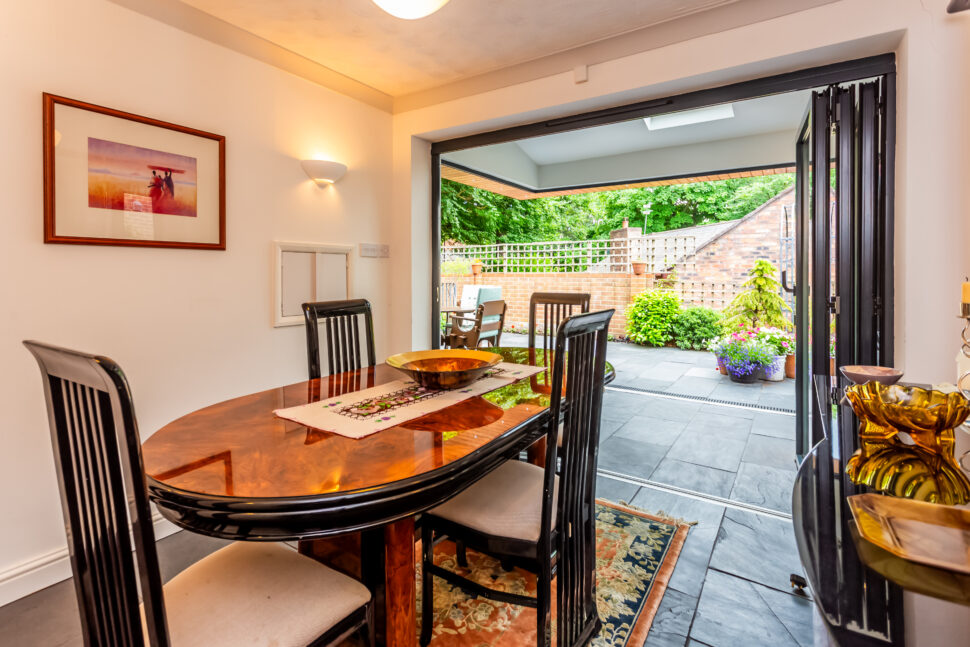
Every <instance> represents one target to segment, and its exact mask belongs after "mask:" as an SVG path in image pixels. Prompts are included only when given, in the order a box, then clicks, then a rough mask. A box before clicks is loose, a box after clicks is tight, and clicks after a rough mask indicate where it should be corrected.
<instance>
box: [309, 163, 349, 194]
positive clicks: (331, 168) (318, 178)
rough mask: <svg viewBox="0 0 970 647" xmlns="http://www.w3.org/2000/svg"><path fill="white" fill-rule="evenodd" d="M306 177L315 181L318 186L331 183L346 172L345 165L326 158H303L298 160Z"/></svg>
mask: <svg viewBox="0 0 970 647" xmlns="http://www.w3.org/2000/svg"><path fill="white" fill-rule="evenodd" d="M300 165H301V166H302V167H303V170H304V171H305V172H306V174H307V177H309V178H310V179H311V180H313V181H314V182H316V183H317V186H319V187H325V186H327V185H328V184H333V183H334V182H336V181H337V180H339V179H340V178H342V177H343V176H344V173H346V172H347V165H346V164H341V163H340V162H329V161H326V160H303V161H301V162H300Z"/></svg>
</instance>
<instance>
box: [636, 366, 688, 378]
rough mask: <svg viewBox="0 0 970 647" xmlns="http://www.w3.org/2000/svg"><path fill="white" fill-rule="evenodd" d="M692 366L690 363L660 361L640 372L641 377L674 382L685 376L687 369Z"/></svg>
mask: <svg viewBox="0 0 970 647" xmlns="http://www.w3.org/2000/svg"><path fill="white" fill-rule="evenodd" d="M688 368H690V365H689V364H681V363H679V362H660V363H659V364H654V365H653V366H651V367H649V368H647V369H646V370H644V371H642V372H641V373H640V377H643V378H647V379H653V380H669V381H671V382H673V381H674V380H678V379H680V378H681V377H683V376H684V373H686V372H687V369H688Z"/></svg>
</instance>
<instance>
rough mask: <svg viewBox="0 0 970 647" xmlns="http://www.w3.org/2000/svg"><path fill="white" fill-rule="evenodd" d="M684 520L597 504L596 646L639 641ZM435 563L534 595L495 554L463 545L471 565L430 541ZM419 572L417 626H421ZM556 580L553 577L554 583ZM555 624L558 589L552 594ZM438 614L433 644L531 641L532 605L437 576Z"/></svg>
mask: <svg viewBox="0 0 970 647" xmlns="http://www.w3.org/2000/svg"><path fill="white" fill-rule="evenodd" d="M687 530H688V525H687V524H686V523H678V522H674V521H669V520H665V519H661V518H659V517H655V516H652V515H648V514H646V513H643V512H640V511H637V510H633V509H631V508H627V507H624V506H620V505H616V504H613V503H608V502H605V501H599V502H597V505H596V593H597V606H598V609H599V615H600V619H601V620H602V621H603V630H602V631H601V632H600V634H599V636H597V637H596V638H595V639H594V640H593V642H592V643H591V644H592V645H594V646H595V647H614V646H615V647H642V645H643V644H644V642H645V641H646V639H647V632H649V631H650V625H651V623H652V622H653V617H654V615H655V614H656V612H657V607H658V606H659V605H660V599H661V598H662V597H663V594H664V590H666V588H667V583H668V582H669V581H670V576H671V574H672V573H673V570H674V564H675V563H676V562H677V556H678V555H679V554H680V549H681V547H682V546H683V544H684V539H685V538H686V536H687ZM435 563H436V564H438V565H440V566H442V567H444V568H447V569H449V570H453V571H456V572H458V573H460V574H461V575H463V576H465V577H468V576H469V574H470V575H471V579H473V580H475V581H477V582H479V583H481V584H484V585H486V586H488V587H490V588H494V589H500V590H505V591H509V592H512V593H522V594H526V595H530V596H531V595H535V589H536V580H535V576H533V575H532V574H530V573H527V572H525V571H523V570H520V569H514V570H512V571H510V572H505V571H504V570H502V568H501V566H500V565H499V563H498V561H497V560H495V559H493V558H491V557H488V556H486V555H482V554H480V553H476V552H475V551H472V550H468V568H467V569H463V568H460V567H459V566H458V564H457V562H456V560H455V547H454V544H452V543H450V542H442V543H440V544H439V545H438V546H436V547H435ZM420 584H421V578H420V574H419V577H418V612H419V618H418V627H420V626H421V624H420V623H421V619H420V610H421V602H420V600H421V589H420ZM553 586H555V583H554V584H553ZM552 599H553V605H552V612H553V628H555V615H556V604H555V599H556V597H555V593H553V598H552ZM434 601H435V619H434V631H433V634H432V641H431V645H432V647H486V646H488V647H520V646H524V645H535V641H536V630H535V623H536V620H535V617H536V615H535V614H536V612H535V610H534V609H530V608H527V607H520V606H516V605H510V604H505V603H502V602H493V601H491V600H486V599H484V598H469V597H468V596H467V595H465V594H464V593H462V591H461V590H460V589H457V588H455V587H453V586H451V585H450V584H448V583H447V582H445V581H444V580H442V579H441V578H438V577H436V578H434ZM553 631H554V632H555V629H553Z"/></svg>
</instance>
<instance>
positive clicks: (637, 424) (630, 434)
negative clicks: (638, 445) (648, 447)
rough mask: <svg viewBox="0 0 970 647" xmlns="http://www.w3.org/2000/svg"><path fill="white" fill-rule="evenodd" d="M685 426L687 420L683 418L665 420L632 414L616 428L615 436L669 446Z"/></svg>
mask: <svg viewBox="0 0 970 647" xmlns="http://www.w3.org/2000/svg"><path fill="white" fill-rule="evenodd" d="M685 427H687V422H686V421H684V420H665V419H664V418H655V417H653V416H645V415H639V416H634V417H633V418H631V419H630V420H629V421H628V422H627V423H626V424H624V425H623V426H622V427H620V428H619V429H617V430H616V433H615V436H616V437H618V438H632V439H633V440H639V441H640V442H644V443H651V444H653V445H662V446H664V447H670V446H671V445H673V444H674V442H675V441H676V440H677V439H678V438H680V435H681V433H683V431H684V428H685Z"/></svg>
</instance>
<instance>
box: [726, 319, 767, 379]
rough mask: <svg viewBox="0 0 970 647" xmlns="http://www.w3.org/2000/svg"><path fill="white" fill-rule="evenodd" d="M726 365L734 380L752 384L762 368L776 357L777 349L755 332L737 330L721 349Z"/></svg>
mask: <svg viewBox="0 0 970 647" xmlns="http://www.w3.org/2000/svg"><path fill="white" fill-rule="evenodd" d="M721 352H723V353H724V365H725V367H726V368H727V371H728V375H730V376H731V381H732V382H741V383H742V384H751V383H753V382H755V381H756V380H757V379H758V372H759V370H760V369H762V368H764V367H766V366H768V365H769V364H771V362H772V361H773V360H774V358H775V351H774V349H773V348H771V347H770V346H769V345H768V344H766V343H765V342H763V341H761V340H760V339H758V338H757V337H756V336H755V333H753V332H736V333H734V334H732V335H731V339H730V340H729V341H728V342H727V343H725V344H724V346H723V347H722V349H721Z"/></svg>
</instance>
